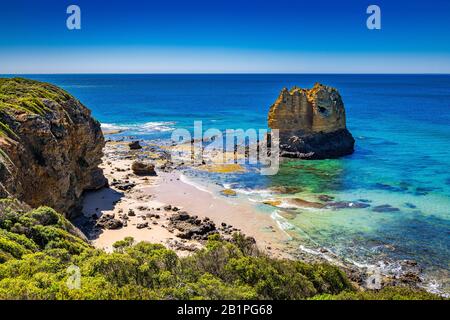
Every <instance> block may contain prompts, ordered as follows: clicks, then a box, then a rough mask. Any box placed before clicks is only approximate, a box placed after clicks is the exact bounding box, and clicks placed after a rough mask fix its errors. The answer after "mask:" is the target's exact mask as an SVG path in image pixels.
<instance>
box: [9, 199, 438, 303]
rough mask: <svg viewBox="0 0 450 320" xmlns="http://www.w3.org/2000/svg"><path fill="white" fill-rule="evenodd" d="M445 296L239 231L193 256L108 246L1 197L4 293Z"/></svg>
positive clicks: (128, 243) (126, 244) (159, 248)
mask: <svg viewBox="0 0 450 320" xmlns="http://www.w3.org/2000/svg"><path fill="white" fill-rule="evenodd" d="M73 267H75V268H76V269H77V270H79V272H80V274H79V275H80V280H81V281H80V286H79V287H75V288H72V287H70V286H68V284H67V282H68V280H70V279H71V277H73V274H72V273H71V271H70V270H72V269H73ZM438 298H439V297H437V296H435V295H432V294H430V293H427V292H424V291H416V290H412V289H409V288H403V287H396V288H385V289H383V290H381V291H373V292H372V291H371V292H362V291H359V290H358V289H357V288H355V287H354V285H353V284H352V283H351V282H350V281H349V280H348V278H347V277H346V275H345V274H344V273H343V272H342V271H341V270H340V269H339V268H337V267H335V266H332V265H329V264H324V263H320V264H307V263H304V262H301V261H292V260H282V259H273V258H270V257H268V256H266V255H264V254H262V253H261V252H259V251H258V250H257V249H256V248H255V244H254V242H252V241H249V240H248V238H246V237H245V236H243V235H242V234H238V233H235V234H234V236H233V238H232V240H230V241H225V240H223V239H221V238H220V237H219V236H218V235H215V236H211V237H210V238H209V240H208V241H207V243H206V245H205V248H204V249H202V250H200V251H198V252H196V253H193V254H192V255H190V256H188V257H178V256H177V254H176V253H175V252H174V251H172V250H169V249H167V248H165V247H164V246H163V245H161V244H152V243H147V242H139V243H135V241H134V240H133V238H131V237H127V238H125V239H124V240H122V241H118V242H116V243H115V244H114V252H112V253H107V252H105V251H103V250H99V249H95V248H93V247H92V246H90V245H89V243H88V242H87V241H86V240H85V239H83V235H82V234H81V233H80V232H79V231H78V229H76V228H75V227H74V226H73V225H72V224H71V223H70V222H69V221H68V220H67V219H66V218H64V217H63V216H62V215H61V214H59V213H57V212H56V211H54V210H53V209H51V208H48V207H40V208H38V209H30V208H28V207H27V206H26V205H23V204H21V203H19V202H17V201H15V200H1V201H0V299H438Z"/></svg>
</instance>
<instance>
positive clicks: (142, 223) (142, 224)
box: [136, 222, 148, 229]
mask: <svg viewBox="0 0 450 320" xmlns="http://www.w3.org/2000/svg"><path fill="white" fill-rule="evenodd" d="M147 227H148V222H141V223H138V224H137V225H136V228H138V229H144V228H147Z"/></svg>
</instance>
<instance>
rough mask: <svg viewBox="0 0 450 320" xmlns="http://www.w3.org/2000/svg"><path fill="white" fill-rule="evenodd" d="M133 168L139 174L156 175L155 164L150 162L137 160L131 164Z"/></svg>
mask: <svg viewBox="0 0 450 320" xmlns="http://www.w3.org/2000/svg"><path fill="white" fill-rule="evenodd" d="M131 170H133V173H134V174H137V175H139V176H156V171H155V165H154V164H152V163H148V162H143V161H138V160H136V161H134V162H133V164H132V165H131Z"/></svg>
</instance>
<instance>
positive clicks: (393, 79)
mask: <svg viewBox="0 0 450 320" xmlns="http://www.w3.org/2000/svg"><path fill="white" fill-rule="evenodd" d="M27 77H30V78H34V79H37V80H42V81H47V82H51V83H54V84H56V85H59V86H61V87H63V88H64V89H66V90H68V91H69V92H70V93H72V94H73V95H75V96H76V97H77V98H79V99H80V100H81V101H82V102H83V103H84V104H85V105H86V106H88V107H89V108H90V109H91V110H92V112H93V115H94V116H95V117H96V118H97V119H98V120H100V122H102V124H103V126H104V127H106V128H108V127H109V128H121V129H125V132H124V133H123V135H134V136H139V137H141V138H143V139H167V138H168V137H170V133H171V131H172V130H173V129H174V128H178V127H182V128H191V127H192V125H193V121H194V120H202V121H203V126H204V127H205V128H209V127H214V128H218V129H222V130H223V129H226V128H234V129H237V128H242V129H247V128H265V127H266V117H267V112H268V109H269V107H270V105H271V103H273V102H274V101H275V99H276V97H277V96H278V94H279V91H280V90H281V89H282V88H283V87H288V88H289V87H292V86H294V85H297V86H300V87H311V86H313V84H314V83H315V82H321V83H323V84H327V85H331V86H334V87H336V88H338V89H339V91H340V93H341V95H342V97H343V99H344V103H345V107H346V112H347V124H348V128H349V129H350V131H351V132H352V134H353V135H354V137H355V139H356V151H355V153H354V154H353V155H351V156H348V157H345V158H342V159H338V160H323V161H298V160H287V161H283V162H282V164H281V167H280V171H279V173H278V174H277V175H275V176H261V175H259V174H256V173H254V172H249V173H245V174H230V175H214V174H209V175H208V176H205V175H203V176H199V174H196V175H195V177H193V178H196V179H199V178H204V179H209V180H212V181H214V182H216V183H219V184H221V185H224V186H231V187H233V188H234V189H237V190H238V191H240V193H239V195H240V197H246V198H248V199H249V200H252V201H254V202H255V205H256V206H257V207H258V209H260V210H261V212H262V214H270V215H271V216H272V217H273V218H274V219H276V220H277V221H278V222H279V224H280V226H281V227H283V228H285V229H286V230H287V231H288V232H290V233H292V234H296V236H297V238H298V239H299V240H300V243H301V244H302V248H307V249H311V250H315V249H318V248H323V247H325V248H327V249H328V250H330V251H331V252H333V253H335V254H337V255H339V256H341V257H343V258H345V259H349V260H351V261H353V262H355V263H357V264H363V265H374V266H378V267H380V268H384V269H386V270H388V269H389V270H390V271H395V269H396V268H400V264H398V261H401V260H405V259H407V260H414V261H416V262H417V263H418V264H419V265H420V266H421V267H422V268H423V270H424V272H423V279H424V284H425V285H427V286H428V287H429V288H434V289H436V290H441V291H443V292H447V293H449V292H450V279H449V278H450V130H449V129H450V76H449V75H291V74H289V75H30V76H27ZM280 187H289V188H284V189H285V190H289V192H287V191H285V192H284V194H281V195H280V194H275V192H274V191H275V190H279V189H280ZM320 195H328V196H332V197H334V198H335V199H334V201H344V202H355V203H360V204H361V203H364V204H365V205H364V208H354V207H351V206H347V207H344V208H339V209H337V208H324V209H308V208H301V207H298V208H287V209H283V210H276V208H274V207H271V206H268V205H263V204H258V203H259V202H260V201H262V200H264V199H269V198H270V199H271V198H274V197H280V196H281V197H285V196H295V197H299V198H302V199H305V200H309V201H318V197H319V196H320ZM379 206H383V207H379ZM386 208H387V209H386ZM299 250H300V249H299Z"/></svg>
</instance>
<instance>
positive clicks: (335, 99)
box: [268, 84, 355, 159]
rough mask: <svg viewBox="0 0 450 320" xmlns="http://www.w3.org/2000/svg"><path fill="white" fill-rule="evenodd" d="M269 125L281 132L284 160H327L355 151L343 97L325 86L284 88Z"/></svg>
mask: <svg viewBox="0 0 450 320" xmlns="http://www.w3.org/2000/svg"><path fill="white" fill-rule="evenodd" d="M268 125H269V127H270V128H271V129H278V130H279V137H280V141H279V144H280V156H282V157H290V158H301V159H328V158H338V157H341V156H345V155H349V154H351V153H353V151H354V144H355V140H354V139H353V137H352V135H351V133H350V132H349V131H348V130H347V127H346V117H345V109H344V103H343V102H342V98H341V96H340V94H339V92H338V91H337V90H336V89H334V88H331V87H328V86H324V85H322V84H315V85H314V87H313V88H312V89H301V88H296V87H294V88H292V89H291V90H287V89H286V88H285V89H283V90H282V91H281V94H280V96H279V97H278V99H277V100H276V101H275V103H274V104H273V105H272V106H271V107H270V111H269V115H268Z"/></svg>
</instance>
